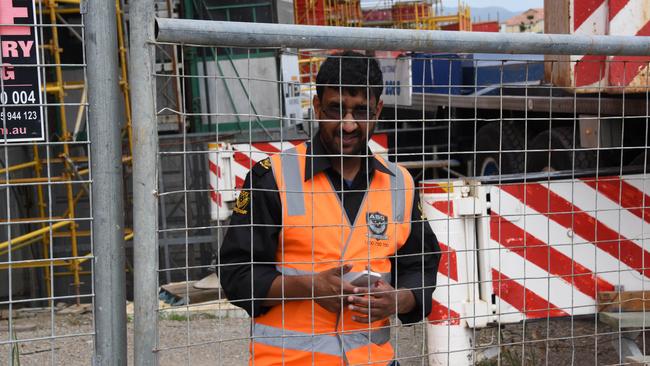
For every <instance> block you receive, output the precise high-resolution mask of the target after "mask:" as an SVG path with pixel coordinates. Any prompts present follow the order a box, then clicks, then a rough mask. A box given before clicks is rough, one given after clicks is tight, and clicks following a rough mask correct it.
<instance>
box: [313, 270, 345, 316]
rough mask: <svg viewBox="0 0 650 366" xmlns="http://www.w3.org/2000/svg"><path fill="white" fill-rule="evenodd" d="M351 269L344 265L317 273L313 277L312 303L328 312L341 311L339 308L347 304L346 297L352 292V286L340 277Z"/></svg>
mask: <svg viewBox="0 0 650 366" xmlns="http://www.w3.org/2000/svg"><path fill="white" fill-rule="evenodd" d="M351 269H352V266H351V265H349V264H346V265H344V266H341V267H335V268H332V269H328V270H326V271H323V272H319V273H317V274H316V276H315V277H314V301H315V302H316V303H317V304H318V305H320V306H322V307H323V308H325V310H327V311H329V312H332V313H337V312H339V311H341V306H345V305H346V304H347V301H346V295H348V294H351V293H353V290H354V286H352V285H351V284H350V283H348V282H346V281H343V279H341V276H342V275H344V274H346V273H348V272H350V270H351ZM341 295H343V296H341Z"/></svg>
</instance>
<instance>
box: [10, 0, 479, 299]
mask: <svg viewBox="0 0 650 366" xmlns="http://www.w3.org/2000/svg"><path fill="white" fill-rule="evenodd" d="M125 8H128V4H125V3H124V1H123V0H118V1H116V7H115V14H116V21H117V25H118V35H117V37H118V49H116V50H115V52H116V53H117V54H118V55H119V60H120V70H119V78H120V86H121V91H122V101H121V105H122V112H121V114H122V118H121V120H120V121H116V128H119V129H120V133H121V135H122V137H123V158H122V161H123V170H124V178H123V179H124V180H125V182H126V183H127V184H126V185H125V186H126V187H130V184H128V183H129V182H130V171H131V166H130V164H131V148H132V139H131V106H130V102H129V84H128V75H127V66H126V65H127V53H126V47H125V44H126V43H127V41H128V40H127V36H126V35H127V34H128V32H127V30H128V14H126V16H125V14H124V13H123V10H122V9H125ZM34 9H35V14H36V17H37V18H38V19H39V22H42V24H43V27H40V28H39V46H40V47H39V55H40V60H41V61H40V64H39V65H38V72H39V73H40V75H41V77H42V78H41V80H42V84H41V91H42V93H43V103H42V104H43V107H44V116H43V119H44V121H45V122H44V124H45V134H46V137H45V142H35V143H28V142H23V143H19V144H13V145H9V146H8V147H7V148H6V151H7V155H6V156H4V157H1V158H0V159H1V160H2V162H3V166H2V167H0V172H1V173H2V177H0V179H1V180H2V186H3V188H4V189H5V190H7V191H8V193H7V194H6V195H2V197H1V198H0V200H2V202H0V207H1V208H0V210H2V214H1V219H2V225H0V235H1V238H0V262H2V264H0V282H1V283H11V286H8V287H5V286H2V287H0V299H6V298H9V297H13V298H14V299H19V298H25V299H27V298H29V299H39V298H42V299H48V298H52V297H53V296H57V297H61V296H63V297H65V296H69V299H70V301H75V302H80V301H85V300H84V297H85V295H84V294H91V293H92V291H91V289H90V287H91V284H92V280H91V273H92V271H91V265H92V260H91V259H92V253H93V245H98V244H101V243H92V241H91V232H90V222H91V220H92V216H91V213H90V212H91V211H90V210H91V207H90V203H89V202H90V200H89V189H88V186H89V184H90V182H91V181H92V176H91V173H90V168H89V166H90V162H89V146H90V142H89V138H88V136H87V133H86V123H87V122H86V115H87V110H86V105H87V93H86V83H85V81H84V80H85V70H84V61H83V60H84V56H83V53H84V44H83V41H82V39H83V35H82V30H83V27H82V25H81V15H80V8H79V1H77V0H52V1H48V2H37V3H36V6H35V8H34ZM156 9H157V10H156V11H157V15H158V16H160V17H170V18H173V17H182V18H195V19H212V20H232V21H249V22H279V23H298V24H309V25H328V26H350V27H361V26H372V27H379V26H381V27H393V28H402V29H441V28H442V27H448V26H450V25H452V26H453V25H454V24H456V25H457V26H456V27H457V29H460V30H470V29H471V24H470V23H469V19H470V17H469V9H468V8H467V7H464V6H459V8H458V9H459V10H458V13H457V14H454V15H443V12H442V4H441V2H440V0H421V1H410V2H398V1H388V0H386V1H382V2H379V3H378V4H377V5H374V6H372V7H371V8H367V7H363V8H362V6H361V2H360V0H317V1H313V0H295V1H287V0H276V1H270V2H262V3H259V2H251V1H241V0H228V1H214V0H198V1H194V0H185V1H178V0H176V1H174V0H167V1H158V2H157V3H156ZM209 52H216V53H210V54H208V53H209ZM238 52H239V51H238V50H237V49H213V50H209V49H205V48H193V47H178V46H165V45H160V46H159V47H158V56H157V57H158V59H157V63H156V72H157V73H158V74H159V75H169V77H167V78H164V77H161V78H159V85H158V95H157V99H158V104H159V108H160V110H161V115H160V116H159V131H161V133H163V134H165V135H166V136H164V137H163V138H162V140H161V151H167V150H168V151H171V152H173V151H175V150H177V149H178V146H179V144H182V143H183V142H182V141H183V139H182V138H178V137H177V136H178V135H175V134H177V133H179V132H182V131H186V132H190V133H197V134H200V133H208V132H214V131H216V128H217V124H218V125H219V127H218V128H219V132H220V133H221V134H223V133H227V134H231V135H233V136H235V135H236V134H238V133H241V132H242V131H244V130H247V129H254V130H255V131H261V132H260V133H262V134H266V135H267V134H268V133H269V131H268V130H273V129H277V128H281V127H282V126H283V123H286V121H283V120H281V119H269V120H263V119H261V118H260V117H259V116H260V115H267V116H277V115H282V114H284V112H283V111H282V109H283V108H284V107H285V105H286V102H282V101H281V102H280V103H278V100H282V97H281V96H282V92H281V91H279V90H276V89H277V88H275V89H273V90H271V89H268V88H267V89H268V90H267V89H263V88H255V87H251V86H249V85H244V84H243V83H242V82H241V77H245V76H246V75H244V74H243V72H245V71H244V70H246V69H247V66H246V64H245V63H247V62H250V61H248V60H254V61H253V62H254V63H255V65H256V66H255V67H253V68H252V69H251V70H250V72H251V74H250V75H249V76H250V77H254V78H265V79H275V80H279V79H281V78H282V77H283V76H282V75H281V74H280V72H278V71H277V70H278V69H280V67H279V65H280V63H281V62H280V59H279V57H278V55H276V54H275V53H273V52H268V51H266V50H253V51H250V50H249V51H247V53H246V54H241V55H240V54H238ZM290 56H291V55H289V57H290ZM293 56H295V57H296V59H295V62H296V64H299V65H300V66H301V68H300V71H301V73H302V78H301V79H302V80H301V81H303V82H307V84H306V85H309V83H308V82H309V81H311V79H312V78H313V71H315V70H316V69H317V67H318V64H319V62H320V58H319V57H310V55H309V51H308V50H301V51H300V52H298V54H297V55H293ZM298 56H301V57H300V59H298ZM292 62H293V61H292ZM264 65H267V66H268V67H266V66H264ZM211 68H214V70H212V69H211ZM263 70H265V71H264V72H268V75H267V74H264V75H261V74H257V73H259V72H262V71H263ZM296 70H298V69H296ZM184 73H187V74H188V75H199V76H200V75H208V74H210V73H216V74H217V75H220V76H221V77H224V78H233V79H237V80H239V81H228V82H226V81H224V82H223V83H222V84H220V85H217V82H216V81H214V80H211V79H208V78H205V77H204V78H201V77H190V78H183V77H179V75H183V74H184ZM240 76H241V77H240ZM213 88H219V89H218V92H219V93H222V94H221V95H224V96H225V97H224V98H221V100H219V103H221V104H220V105H218V106H215V105H211V103H212V102H211V101H212V100H214V98H211V97H210V92H211V90H212V89H213ZM183 90H184V91H185V92H184V93H183V92H182V91H183ZM255 93H262V94H263V95H264V96H266V97H267V98H261V97H256V96H255ZM182 95H185V97H184V98H182V100H181V96H182ZM307 95H309V94H307ZM268 96H271V97H268ZM239 100H255V102H254V103H253V102H251V103H250V104H251V105H250V107H249V106H248V105H246V106H243V105H239V104H238V103H239V102H238V101H239ZM265 101H267V102H266V103H267V104H268V103H269V102H268V101H270V103H271V104H268V105H267V104H264V103H265ZM273 103H275V104H273ZM303 104H304V105H303V109H304V111H306V110H307V109H308V101H307V103H305V101H304V100H303ZM249 108H251V110H252V112H253V115H254V116H255V117H253V120H252V122H250V124H249V121H246V120H244V119H243V118H242V117H239V116H241V115H243V114H245V111H247V110H248V109H249ZM180 110H187V111H189V112H191V113H189V115H188V116H184V117H181V115H180V114H179V113H177V112H178V111H180ZM215 110H220V111H222V114H223V115H224V116H225V115H231V116H233V117H230V120H225V118H226V117H223V116H215V113H214V111H215ZM304 111H303V113H306V112H304ZM299 114H300V112H299ZM300 118H302V116H300ZM300 118H298V120H299V119H300ZM266 135H265V136H266ZM197 136H198V135H197ZM266 137H268V136H266ZM197 139H199V140H200V137H197ZM199 140H197V141H199ZM199 142H200V141H199ZM193 146H198V147H197V148H198V149H201V148H203V149H207V146H205V147H201V146H203V145H201V144H196V145H193ZM160 164H161V169H162V171H163V172H164V174H165V176H166V179H165V180H164V183H163V182H161V184H164V185H166V186H163V187H162V189H163V190H174V189H178V190H181V189H191V188H192V187H194V186H197V187H199V186H205V184H206V182H205V180H206V179H207V176H208V174H207V172H206V167H207V161H206V159H205V157H202V156H200V155H196V156H193V157H192V158H186V159H183V158H180V157H178V156H174V155H173V154H172V153H170V154H169V155H163V158H161V162H160ZM204 196H207V193H204V194H203V196H202V195H201V194H199V193H192V194H188V195H187V202H185V198H183V197H180V198H177V197H176V198H175V197H173V196H171V195H170V196H167V197H162V198H161V205H160V218H161V228H162V229H163V232H162V234H161V236H162V237H161V241H160V243H161V262H163V264H161V268H165V269H169V270H166V271H162V274H161V277H162V278H164V280H163V282H171V281H172V280H174V278H175V277H177V276H180V277H184V276H185V275H184V274H178V273H176V272H174V271H172V270H171V269H172V268H176V267H178V266H176V265H175V264H174V263H175V261H177V262H179V263H182V264H183V265H185V262H186V261H187V262H188V263H190V264H192V263H195V261H196V263H197V266H198V265H202V266H203V267H202V268H204V269H205V268H206V267H208V265H209V262H210V258H211V256H212V253H213V252H214V250H215V248H216V246H215V245H216V242H218V237H219V234H218V233H215V232H213V231H212V230H209V229H206V230H202V231H196V232H193V233H192V235H191V236H190V238H189V239H186V238H184V237H177V236H175V235H174V234H173V229H174V228H175V227H179V226H182V225H186V224H184V220H185V219H186V218H187V219H188V220H189V221H190V222H191V223H193V224H197V226H203V227H206V226H209V216H210V208H209V205H208V203H207V202H209V199H207V197H204ZM123 199H124V202H125V207H127V209H126V212H125V223H126V226H127V229H126V236H125V239H126V240H127V251H128V252H130V250H131V249H130V248H131V247H132V245H134V244H133V243H132V242H131V241H130V240H131V239H132V237H133V234H132V231H131V229H130V227H131V224H130V221H131V220H130V212H131V210H130V201H131V198H130V192H128V191H127V192H125V196H124V197H123ZM165 230H169V231H165ZM188 241H189V244H188V245H190V247H191V248H194V249H192V250H191V251H190V255H189V256H187V258H186V255H185V254H179V255H180V257H178V256H177V257H175V250H174V248H175V246H178V245H182V246H183V250H184V249H185V248H184V246H185V245H186V244H187V243H188ZM127 258H128V257H127ZM129 267H130V263H129V261H128V260H127V268H125V270H127V271H128V269H129ZM204 269H201V270H197V271H196V276H198V277H200V276H201V275H202V274H204V273H205V270H204ZM179 273H180V272H179ZM192 277H193V276H192ZM89 298H90V296H88V299H89Z"/></svg>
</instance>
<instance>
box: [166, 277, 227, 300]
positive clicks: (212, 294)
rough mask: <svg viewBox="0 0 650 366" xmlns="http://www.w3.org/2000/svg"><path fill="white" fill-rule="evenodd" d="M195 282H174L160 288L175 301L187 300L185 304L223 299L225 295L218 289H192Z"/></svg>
mask: <svg viewBox="0 0 650 366" xmlns="http://www.w3.org/2000/svg"><path fill="white" fill-rule="evenodd" d="M196 282H197V281H188V282H174V283H170V284H167V285H163V286H161V288H162V289H163V290H165V291H167V292H168V293H170V294H172V295H173V296H174V297H176V298H177V299H184V298H187V299H188V300H189V301H186V302H185V303H186V304H196V303H201V302H206V301H211V300H220V299H225V294H223V292H222V290H221V289H220V288H213V289H200V288H196V287H194V284H195V283H196Z"/></svg>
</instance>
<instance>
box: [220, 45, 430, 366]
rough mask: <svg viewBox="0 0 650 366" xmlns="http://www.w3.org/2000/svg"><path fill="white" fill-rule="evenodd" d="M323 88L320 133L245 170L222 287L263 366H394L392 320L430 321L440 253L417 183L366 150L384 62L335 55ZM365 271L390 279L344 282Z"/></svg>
mask: <svg viewBox="0 0 650 366" xmlns="http://www.w3.org/2000/svg"><path fill="white" fill-rule="evenodd" d="M316 83H317V95H316V96H315V97H314V100H313V106H314V112H315V116H316V119H317V120H318V121H319V122H318V127H319V128H318V133H317V134H316V135H315V136H313V138H312V139H311V141H309V142H307V143H305V144H301V145H299V146H297V147H295V148H293V149H290V150H288V151H285V152H283V153H282V154H280V155H275V156H273V157H271V158H270V159H267V160H264V161H262V162H260V163H258V164H256V165H255V166H254V167H253V169H252V170H251V172H249V174H248V176H247V177H246V181H245V183H244V187H245V190H244V191H242V193H241V194H240V196H239V198H238V201H237V204H236V207H235V209H234V212H233V216H232V219H231V222H230V225H231V226H230V228H229V230H228V232H227V234H226V237H225V239H224V242H223V245H222V247H221V253H220V255H221V258H220V259H221V262H220V264H221V266H220V278H221V283H222V286H223V288H224V290H225V292H226V294H227V296H228V298H229V299H230V300H231V301H232V302H233V303H234V304H236V305H238V306H240V307H242V308H243V309H245V310H246V311H247V312H248V314H250V316H251V317H252V318H254V322H253V325H252V337H253V339H252V341H251V347H250V351H251V362H252V363H254V364H255V365H309V364H319V365H320V364H322V365H330V364H333V365H334V364H335V365H339V364H343V365H352V364H381V365H389V364H394V365H396V364H397V362H396V361H394V352H393V349H392V347H391V345H390V343H389V342H388V341H389V339H390V322H389V317H390V316H391V315H397V316H398V317H399V319H400V320H401V321H402V323H406V324H408V323H415V322H418V321H421V320H422V319H424V318H425V317H426V316H427V315H428V314H429V312H430V311H431V294H432V292H433V289H434V286H435V279H436V273H437V268H438V262H439V260H440V254H439V252H440V250H439V247H438V243H437V241H436V238H435V236H434V234H433V233H432V231H431V228H430V226H429V225H428V223H427V222H426V218H425V217H424V215H423V214H422V212H421V206H420V205H419V204H418V202H419V198H418V195H417V194H416V193H415V190H414V183H413V179H412V178H411V176H410V174H409V173H408V172H407V171H406V170H405V169H404V168H402V167H399V166H398V165H396V164H394V163H391V162H388V161H386V160H385V159H383V158H381V157H379V156H376V155H373V154H372V152H371V151H369V149H368V147H367V141H368V139H369V138H370V136H372V133H373V131H374V128H375V124H376V119H377V117H378V116H379V114H380V113H381V109H382V106H383V103H382V101H381V99H380V96H381V93H382V90H383V87H382V84H383V80H382V74H381V70H380V68H379V65H378V63H377V61H376V60H375V59H372V58H368V57H365V56H363V55H361V54H359V53H356V52H351V51H347V52H343V53H338V54H335V55H333V56H330V57H329V58H328V59H327V60H326V61H325V62H324V63H323V64H322V65H321V68H320V70H319V72H318V75H317V78H316ZM364 270H371V271H372V272H375V273H379V274H381V277H382V279H381V280H379V281H377V282H376V283H374V284H370V280H369V279H368V280H367V281H368V283H367V284H364V283H361V284H359V283H356V282H355V283H356V285H352V284H351V283H350V282H348V281H347V279H348V278H349V276H351V275H354V274H356V273H359V272H363V271H364Z"/></svg>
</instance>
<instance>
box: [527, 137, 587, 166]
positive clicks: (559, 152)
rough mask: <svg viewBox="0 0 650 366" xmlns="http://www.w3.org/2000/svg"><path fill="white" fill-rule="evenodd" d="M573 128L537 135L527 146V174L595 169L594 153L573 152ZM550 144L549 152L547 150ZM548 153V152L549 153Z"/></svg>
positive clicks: (577, 146)
mask: <svg viewBox="0 0 650 366" xmlns="http://www.w3.org/2000/svg"><path fill="white" fill-rule="evenodd" d="M573 141H574V139H573V128H571V127H558V128H553V129H551V130H550V131H549V130H545V131H542V132H540V133H539V134H537V136H535V138H533V140H532V141H531V142H530V143H529V144H528V149H529V150H541V151H533V152H529V153H528V158H527V167H526V168H527V170H528V171H529V172H550V171H559V170H572V169H594V168H596V152H595V151H584V150H582V151H574V149H579V148H580V146H579V144H576V146H574V143H573ZM549 142H550V150H549ZM549 151H550V152H549Z"/></svg>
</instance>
